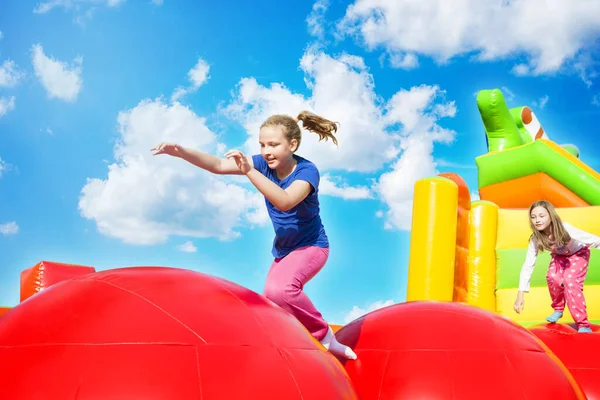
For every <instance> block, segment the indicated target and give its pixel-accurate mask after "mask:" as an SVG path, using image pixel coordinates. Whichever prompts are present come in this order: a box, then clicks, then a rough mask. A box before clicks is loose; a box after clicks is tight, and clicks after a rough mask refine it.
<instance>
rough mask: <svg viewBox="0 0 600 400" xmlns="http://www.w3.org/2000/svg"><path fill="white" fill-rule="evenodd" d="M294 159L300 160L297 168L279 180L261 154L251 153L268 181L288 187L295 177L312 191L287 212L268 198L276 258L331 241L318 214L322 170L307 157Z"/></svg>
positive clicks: (325, 244)
mask: <svg viewBox="0 0 600 400" xmlns="http://www.w3.org/2000/svg"><path fill="white" fill-rule="evenodd" d="M294 158H295V159H296V161H297V162H298V165H296V169H294V172H292V173H291V174H290V175H289V176H288V177H286V178H285V179H283V180H280V179H279V178H278V177H277V174H276V172H275V170H274V169H271V168H269V166H268V164H267V162H266V161H265V159H264V158H263V157H262V156H261V155H260V154H257V155H254V156H252V162H253V163H254V168H256V170H257V171H259V172H260V173H261V174H263V175H264V176H266V177H267V178H269V180H271V181H273V182H275V183H276V184H277V185H278V186H279V187H280V188H282V189H284V190H285V189H286V188H287V187H288V186H290V185H291V184H292V182H293V181H296V180H303V181H306V182H308V183H310V184H311V186H312V191H311V192H310V194H309V195H308V196H306V198H305V199H304V200H302V201H301V202H300V203H299V204H298V205H296V207H294V208H292V209H290V210H288V211H285V212H284V211H281V210H279V209H277V208H275V206H273V204H272V203H271V202H270V201H269V200H268V199H267V198H265V203H266V204H267V211H268V213H269V217H271V221H272V222H273V229H274V230H275V239H273V250H272V253H273V256H274V257H275V258H281V257H285V256H286V255H288V254H289V253H291V252H292V251H293V250H295V249H297V248H299V247H304V246H317V247H323V248H328V247H329V240H328V239H327V234H326V233H325V228H324V227H323V223H322V222H321V216H320V215H319V197H318V193H319V179H320V178H319V170H318V169H317V167H316V166H315V164H313V163H312V162H310V161H308V160H307V159H305V158H302V157H300V156H297V155H294Z"/></svg>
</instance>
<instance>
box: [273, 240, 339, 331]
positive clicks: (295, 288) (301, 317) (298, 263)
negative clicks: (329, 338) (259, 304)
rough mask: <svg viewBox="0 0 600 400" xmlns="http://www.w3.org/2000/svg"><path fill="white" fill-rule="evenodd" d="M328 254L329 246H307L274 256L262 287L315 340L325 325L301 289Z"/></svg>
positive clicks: (320, 266) (323, 263)
mask: <svg viewBox="0 0 600 400" xmlns="http://www.w3.org/2000/svg"><path fill="white" fill-rule="evenodd" d="M328 256H329V249H324V248H321V247H316V246H308V247H301V248H299V249H296V250H294V251H292V252H291V253H290V254H288V255H287V256H285V257H283V258H277V259H275V261H273V264H272V265H271V269H270V270H269V274H268V275H267V281H266V283H265V289H264V295H265V296H266V297H267V298H268V299H269V300H271V301H272V302H274V303H275V304H277V305H278V306H280V307H281V308H283V309H284V310H286V311H287V312H289V313H290V314H292V315H293V316H294V317H296V318H297V319H298V321H300V323H302V325H304V327H305V328H306V329H307V330H308V331H309V332H310V333H311V335H313V337H314V338H315V339H317V340H318V341H321V340H322V339H323V338H324V337H325V335H326V334H327V330H328V329H329V325H328V324H327V322H326V321H325V320H324V319H323V316H322V315H321V313H320V312H319V311H317V309H316V308H315V306H314V305H313V303H312V302H311V301H310V299H309V298H308V296H307V295H306V294H305V293H304V292H303V290H302V289H303V288H304V285H305V284H306V283H307V282H308V281H310V280H311V279H312V278H313V277H314V276H315V275H316V274H317V273H318V272H319V271H320V270H321V268H323V266H324V265H325V262H326V261H327V258H328Z"/></svg>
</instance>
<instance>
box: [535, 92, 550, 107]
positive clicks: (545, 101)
mask: <svg viewBox="0 0 600 400" xmlns="http://www.w3.org/2000/svg"><path fill="white" fill-rule="evenodd" d="M549 99H550V97H549V96H548V95H545V96H542V97H541V98H540V99H539V100H537V101H534V102H533V106H534V107H538V108H539V109H540V110H543V109H544V107H546V104H548V100H549Z"/></svg>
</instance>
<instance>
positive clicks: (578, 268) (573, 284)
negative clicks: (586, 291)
mask: <svg viewBox="0 0 600 400" xmlns="http://www.w3.org/2000/svg"><path fill="white" fill-rule="evenodd" d="M568 260H569V265H568V266H567V267H566V268H565V272H564V282H565V298H566V300H567V306H568V307H569V312H570V313H571V316H572V317H573V320H574V321H575V322H576V323H577V326H579V327H590V321H588V315H587V307H586V304H585V297H584V296H583V281H585V277H586V275H587V271H588V263H589V260H590V249H589V248H587V247H584V248H583V249H581V250H579V251H578V252H577V253H575V254H573V255H571V256H569V257H568Z"/></svg>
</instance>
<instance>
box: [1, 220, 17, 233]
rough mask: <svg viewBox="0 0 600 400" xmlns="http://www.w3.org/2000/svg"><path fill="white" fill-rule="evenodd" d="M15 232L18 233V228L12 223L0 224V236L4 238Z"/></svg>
mask: <svg viewBox="0 0 600 400" xmlns="http://www.w3.org/2000/svg"><path fill="white" fill-rule="evenodd" d="M17 232H19V226H18V225H17V223H16V222H14V221H13V222H8V223H6V224H0V234H2V235H4V236H8V235H15V234H16V233H17Z"/></svg>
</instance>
